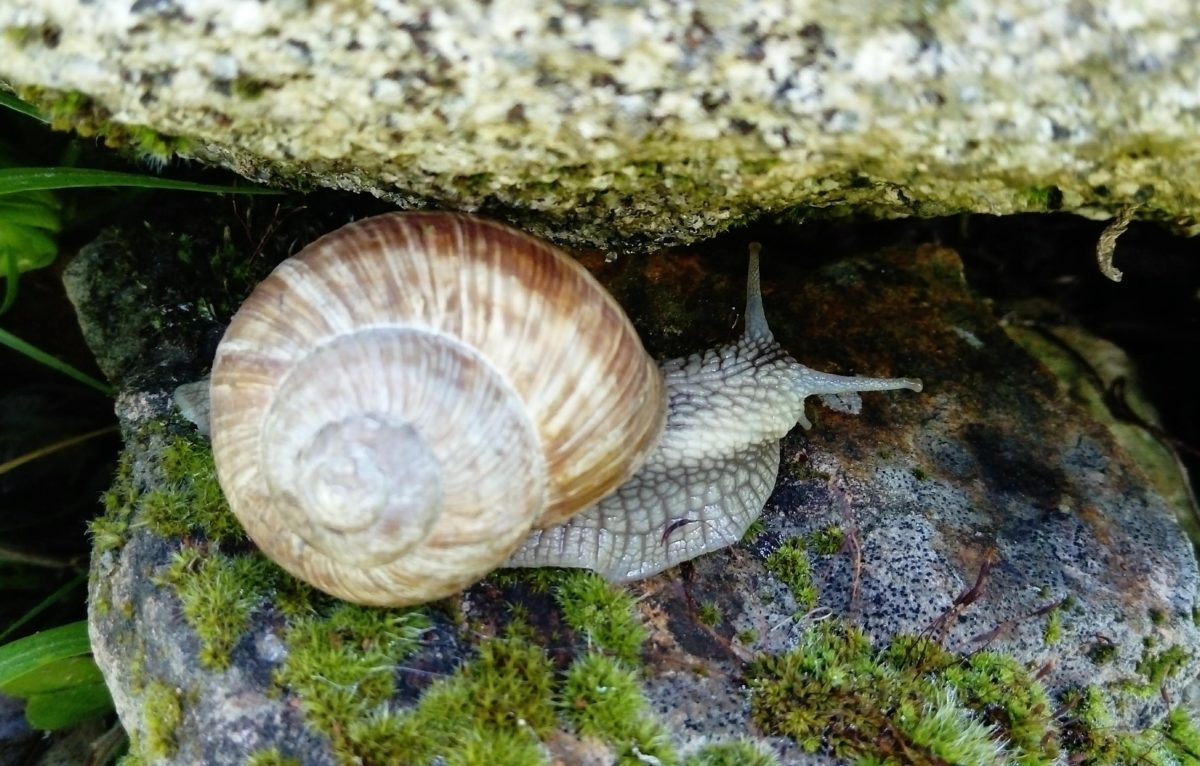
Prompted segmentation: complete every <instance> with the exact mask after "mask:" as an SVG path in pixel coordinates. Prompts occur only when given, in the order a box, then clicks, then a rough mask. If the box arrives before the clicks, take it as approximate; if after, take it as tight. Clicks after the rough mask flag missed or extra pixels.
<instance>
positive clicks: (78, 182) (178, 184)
mask: <svg viewBox="0 0 1200 766" xmlns="http://www.w3.org/2000/svg"><path fill="white" fill-rule="evenodd" d="M103 186H135V187H139V188H143V189H176V190H178V191H198V192H212V193H222V194H282V193H283V192H281V191H279V190H277V189H262V188H256V187H249V186H214V185H213V184H201V183H193V182H191V181H176V180H173V179H170V178H159V177H158V176H147V175H142V174H140V173H120V172H117V171H112V170H97V169H95V168H3V169H0V194H16V193H17V192H28V191H54V190H56V189H90V188H95V187H103Z"/></svg>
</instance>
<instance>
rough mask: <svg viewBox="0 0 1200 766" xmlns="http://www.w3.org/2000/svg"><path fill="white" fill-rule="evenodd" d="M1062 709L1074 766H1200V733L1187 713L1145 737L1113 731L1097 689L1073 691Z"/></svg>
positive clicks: (1175, 713)
mask: <svg viewBox="0 0 1200 766" xmlns="http://www.w3.org/2000/svg"><path fill="white" fill-rule="evenodd" d="M1061 705H1062V708H1063V709H1064V710H1067V711H1069V713H1068V715H1067V716H1065V717H1064V718H1063V726H1062V730H1063V735H1062V736H1063V744H1064V745H1065V747H1066V749H1067V750H1068V751H1069V752H1071V753H1074V754H1075V756H1074V758H1073V759H1072V763H1076V762H1078V763H1086V764H1096V765H1097V766H1110V765H1113V766H1116V765H1118V764H1120V765H1122V766H1123V764H1151V766H1176V765H1177V764H1182V765H1184V766H1197V765H1198V764H1200V728H1198V727H1197V726H1196V722H1195V721H1194V720H1193V719H1192V718H1191V717H1190V716H1189V715H1188V714H1187V712H1186V711H1185V710H1184V709H1183V708H1182V707H1178V708H1175V709H1173V710H1171V711H1170V712H1169V713H1168V714H1167V716H1166V718H1164V719H1163V720H1162V722H1161V723H1159V724H1158V725H1157V726H1154V727H1152V728H1149V729H1146V730H1145V731H1141V732H1133V733H1130V732H1122V731H1119V730H1117V729H1116V728H1114V725H1113V716H1112V709H1111V707H1110V706H1109V704H1108V702H1107V700H1106V699H1105V697H1104V694H1103V693H1101V692H1100V690H1099V689H1097V688H1096V687H1094V686H1089V687H1087V688H1084V689H1073V690H1071V691H1068V692H1067V693H1065V694H1064V695H1063V698H1062V700H1061Z"/></svg>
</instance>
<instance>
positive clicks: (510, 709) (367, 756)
mask: <svg viewBox="0 0 1200 766" xmlns="http://www.w3.org/2000/svg"><path fill="white" fill-rule="evenodd" d="M350 721H351V723H350V725H349V726H348V728H347V729H346V737H345V738H344V740H343V741H342V742H341V743H340V749H339V750H338V752H339V755H341V756H342V757H344V758H345V759H346V760H354V759H361V760H362V761H365V762H367V763H386V762H389V761H394V760H395V759H396V757H397V756H398V755H399V754H403V756H404V758H405V760H406V762H408V763H427V762H429V761H431V760H433V759H434V758H435V757H437V758H441V759H443V760H444V761H445V762H446V763H461V764H475V763H479V764H484V763H493V762H494V763H514V764H526V763H528V764H540V763H545V762H547V760H548V759H547V758H546V756H545V754H544V753H543V751H542V748H541V745H540V742H539V737H540V736H542V735H545V734H547V733H548V732H549V731H550V730H551V729H552V728H553V727H554V725H555V723H556V716H555V711H554V673H553V667H552V666H551V664H550V661H549V659H548V658H547V657H546V655H545V653H544V652H543V651H542V649H541V648H540V647H538V646H537V645H535V644H532V643H530V642H528V641H526V640H525V639H522V638H515V637H505V638H498V639H493V640H491V641H488V642H486V643H484V644H483V645H482V646H481V647H480V654H479V657H478V658H476V659H475V660H474V661H472V662H468V663H465V664H464V665H462V666H461V667H459V669H458V670H457V671H455V673H454V675H452V676H451V677H449V678H446V679H443V680H441V681H438V682H436V683H434V684H433V685H432V686H430V687H429V688H428V689H427V690H426V691H425V693H424V694H423V695H422V696H421V700H420V702H419V703H418V704H417V706H416V707H414V708H413V709H411V710H409V711H406V712H403V713H396V712H393V711H391V710H390V709H388V708H387V707H386V706H384V705H379V704H377V703H376V704H374V708H373V709H372V710H371V711H370V713H369V714H368V715H365V716H359V717H358V718H357V719H350ZM335 743H336V741H335ZM488 753H495V754H496V755H495V756H494V757H495V758H496V759H497V760H495V761H488V760H486V756H487V754H488ZM501 753H503V754H505V758H506V759H505V760H501V759H500V754H501Z"/></svg>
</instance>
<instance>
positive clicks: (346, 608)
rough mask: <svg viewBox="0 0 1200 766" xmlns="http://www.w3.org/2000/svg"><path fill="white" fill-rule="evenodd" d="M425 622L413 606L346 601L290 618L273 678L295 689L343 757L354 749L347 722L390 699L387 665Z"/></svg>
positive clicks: (407, 648) (404, 652) (411, 646)
mask: <svg viewBox="0 0 1200 766" xmlns="http://www.w3.org/2000/svg"><path fill="white" fill-rule="evenodd" d="M428 625H429V621H428V618H427V617H426V616H425V615H424V613H423V612H420V611H417V610H410V609H372V608H367V607H360V606H356V605H353V604H347V603H338V604H337V605H335V606H333V607H332V609H331V610H330V611H329V612H328V614H311V615H308V616H306V617H302V618H298V619H295V620H293V621H292V623H291V625H290V627H289V628H288V631H287V636H286V639H285V640H286V643H287V645H288V656H287V659H286V660H285V661H284V664H283V665H282V666H281V667H280V668H279V669H277V670H276V672H275V682H276V683H277V684H279V685H280V686H283V687H286V688H288V689H290V690H291V691H292V692H294V693H295V694H296V696H297V697H298V698H299V700H300V706H301V708H302V709H303V710H304V712H305V714H306V715H307V717H308V720H309V721H310V722H311V723H312V724H313V725H314V726H315V727H316V728H318V729H320V730H321V731H323V732H325V733H326V734H328V735H329V737H330V739H331V740H332V741H333V747H334V752H335V753H337V754H339V755H342V756H346V757H349V756H351V755H353V754H354V753H353V749H352V747H351V743H350V742H349V741H348V739H347V735H346V729H345V727H346V724H347V722H351V721H355V720H358V719H362V718H366V717H367V716H368V715H370V714H371V713H373V712H374V711H376V710H377V709H379V708H380V707H381V706H383V705H384V704H385V703H386V702H387V701H388V700H389V699H390V698H391V696H392V693H393V692H394V691H395V682H394V679H393V667H394V666H395V664H396V663H398V662H400V661H401V660H403V659H404V658H405V657H407V656H408V655H409V654H411V653H412V652H413V651H414V650H415V649H416V648H417V639H418V638H419V637H420V635H421V633H422V632H424V631H425V630H426V628H427V627H428Z"/></svg>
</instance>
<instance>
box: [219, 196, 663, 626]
mask: <svg viewBox="0 0 1200 766" xmlns="http://www.w3.org/2000/svg"><path fill="white" fill-rule="evenodd" d="M210 393H211V401H212V416H211V417H212V438H213V453H214V458H215V460H216V464H217V472H218V477H219V478H220V481H221V486H222V488H223V489H224V491H225V494H226V497H227V498H228V499H229V502H230V505H231V507H232V508H233V511H234V513H235V514H237V516H238V518H239V519H240V520H241V522H242V524H243V526H244V527H245V528H246V531H247V533H248V534H249V535H250V537H251V538H252V539H253V540H254V542H255V543H256V544H257V545H258V546H259V547H260V548H261V549H262V550H263V551H264V552H265V553H266V554H267V555H268V556H270V557H271V558H273V559H274V560H275V561H276V562H278V563H279V564H280V565H281V566H283V567H284V568H285V569H287V570H288V571H289V572H291V573H292V574H294V575H295V576H297V577H300V578H301V579H304V580H307V581H308V582H310V583H312V584H313V585H315V586H317V587H318V588H321V589H322V590H325V591H327V592H330V593H333V594H334V595H336V596H339V597H341V598H345V599H348V600H352V601H358V602H361V603H369V604H388V605H399V604H410V603H418V602H422V601H428V600H432V599H436V598H441V597H443V596H446V595H449V594H452V593H454V592H456V591H458V590H460V589H462V588H463V587H465V586H466V585H468V584H470V583H472V582H474V581H476V580H478V579H480V578H481V577H483V576H484V575H486V574H487V573H488V572H490V571H491V570H492V569H494V568H496V567H498V566H500V565H501V564H502V563H503V562H504V561H505V559H506V558H507V557H508V556H509V554H511V553H512V551H513V550H514V549H515V548H516V547H517V546H518V545H519V544H520V542H521V541H522V540H523V539H524V538H525V537H526V536H527V535H528V534H529V532H530V530H531V529H532V528H534V527H539V528H540V527H546V526H550V525H553V524H555V523H558V522H560V521H562V520H564V519H566V518H569V517H570V516H571V515H572V514H573V513H575V512H576V511H578V510H580V509H582V508H584V507H586V506H588V505H590V504H592V503H594V502H595V501H596V500H598V499H599V498H601V497H603V496H605V495H607V494H608V493H610V492H611V491H613V490H614V489H615V488H616V487H617V486H619V485H620V484H621V483H622V482H623V481H624V480H625V479H626V478H628V477H629V476H630V475H631V474H632V473H633V472H634V471H635V470H636V469H637V468H638V467H639V466H640V465H641V464H642V462H643V461H644V460H645V457H646V456H647V454H648V453H649V451H650V450H651V449H652V448H653V446H654V444H655V443H656V441H657V439H658V436H659V433H660V432H661V430H662V427H663V419H664V413H665V409H666V408H665V395H664V391H663V383H662V377H661V373H660V372H659V370H658V368H657V366H656V365H655V364H654V362H653V360H651V359H650V358H649V356H647V354H646V353H645V350H644V349H643V348H642V345H641V341H640V340H639V339H638V336H637V333H636V332H635V331H634V329H633V327H632V326H631V325H630V323H629V321H628V319H627V318H626V316H625V314H624V312H623V311H622V310H621V308H620V306H619V305H617V303H616V302H615V301H614V300H613V299H612V297H611V296H610V295H609V294H608V293H607V292H606V291H605V290H604V289H603V288H601V287H600V285H599V284H598V283H596V281H595V280H594V279H593V278H592V277H591V275H590V274H588V273H587V271H585V270H584V269H583V268H582V267H581V266H579V265H578V264H577V263H576V262H575V261H574V260H572V259H570V258H569V257H567V256H566V255H564V254H563V253H561V252H560V251H559V250H557V249H555V248H554V247H552V246H550V245H549V244H547V243H545V242H543V241H541V240H538V239H536V238H534V237H531V236H529V235H527V234H523V233H521V232H518V231H516V230H514V229H510V228H508V227H506V226H503V225H500V224H497V223H493V222H489V221H485V220H482V219H478V218H473V217H470V216H463V215H454V214H444V213H393V214H388V215H383V216H378V217H375V218H370V219H366V220H362V221H359V222H356V223H353V224H350V225H348V226H345V227H343V228H342V229H339V230H338V231H336V232H333V233H332V234H329V235H326V236H325V237H322V238H321V239H319V240H317V241H316V242H314V243H312V244H311V245H309V246H308V247H306V248H304V249H303V250H302V251H301V252H300V253H298V254H297V255H295V256H294V257H292V258H290V259H288V260H287V261H285V262H284V263H282V264H281V265H280V266H279V267H278V268H276V270H275V271H274V272H273V273H272V274H271V275H270V276H269V277H268V278H267V279H266V280H264V281H263V282H262V284H260V285H259V286H258V288H256V289H255V291H254V293H253V294H252V295H251V296H250V298H249V299H248V300H247V301H246V302H245V304H244V305H243V306H242V308H241V309H240V310H239V311H238V313H237V315H236V316H235V317H234V319H233V321H232V322H231V324H230V326H229V328H228V330H227V331H226V333H225V336H224V338H223V339H222V341H221V344H220V346H219V347H218V350H217V357H216V361H215V362H214V365H213V374H212V383H211V392H210Z"/></svg>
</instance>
